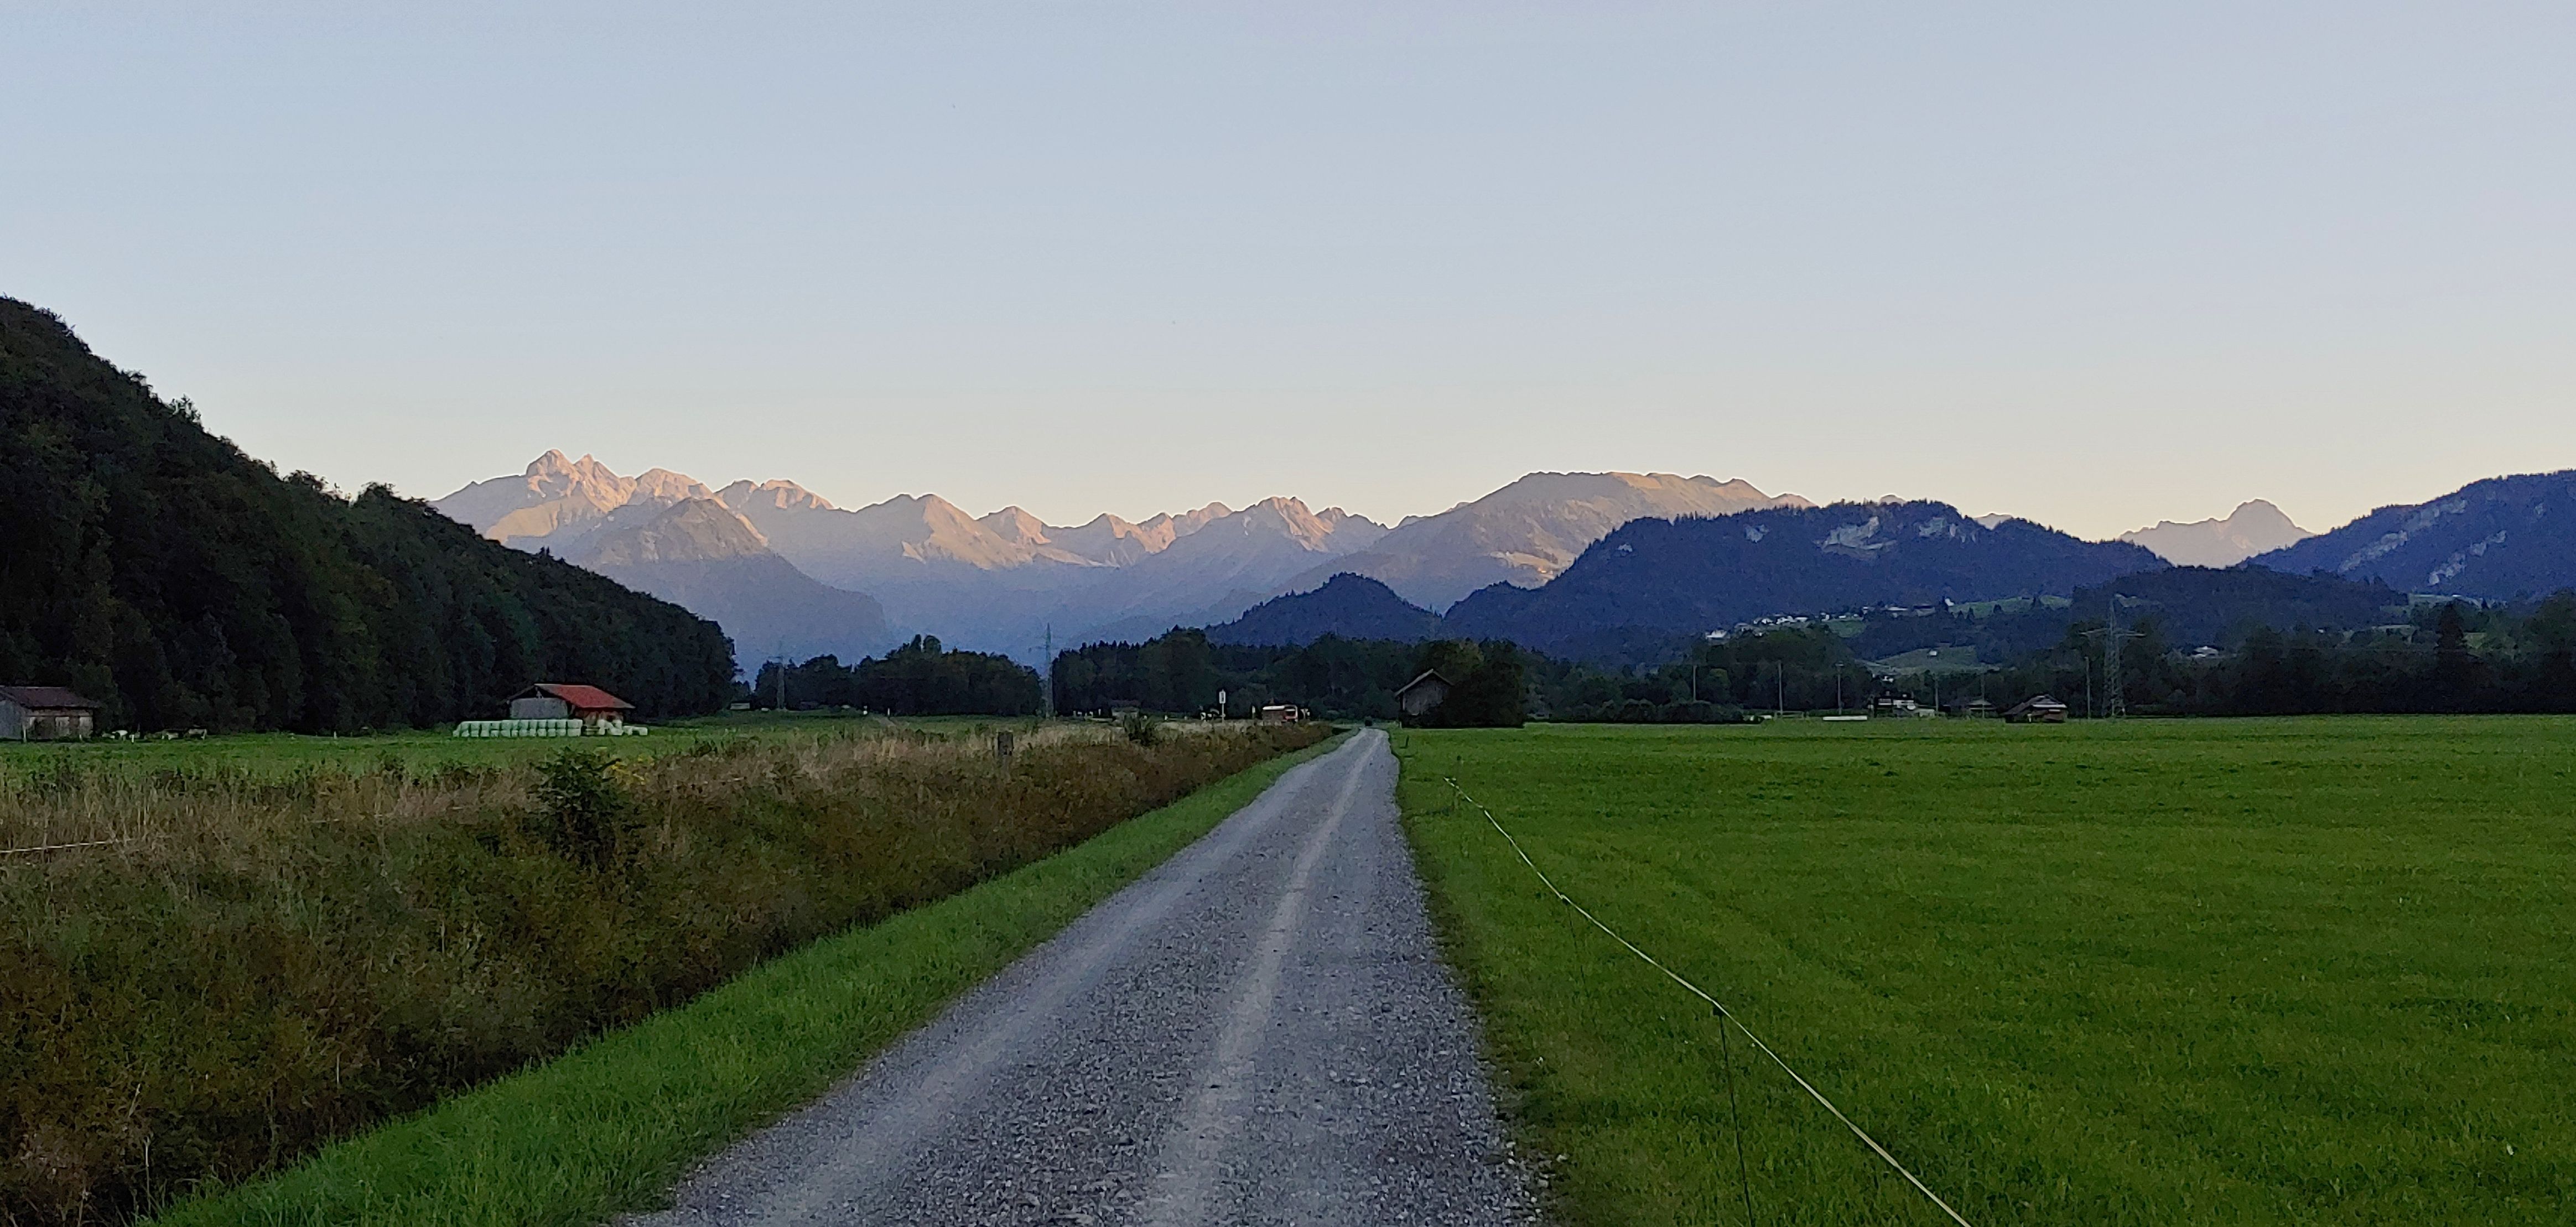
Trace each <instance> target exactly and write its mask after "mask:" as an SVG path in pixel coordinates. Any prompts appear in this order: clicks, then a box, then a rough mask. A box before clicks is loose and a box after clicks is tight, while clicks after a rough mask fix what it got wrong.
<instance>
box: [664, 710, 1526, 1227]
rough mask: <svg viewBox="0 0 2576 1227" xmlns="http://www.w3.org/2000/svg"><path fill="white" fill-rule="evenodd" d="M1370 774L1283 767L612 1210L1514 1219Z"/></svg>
mask: <svg viewBox="0 0 2576 1227" xmlns="http://www.w3.org/2000/svg"><path fill="white" fill-rule="evenodd" d="M1394 787H1395V760H1394V758H1393V756H1392V755H1390V754H1389V753H1388V750H1387V742H1386V737H1385V735H1384V734H1382V733H1377V732H1373V731H1372V732H1363V733H1361V734H1359V735H1358V736H1356V737H1354V738H1353V739H1352V740H1351V741H1350V742H1349V743H1348V744H1346V745H1344V746H1343V747H1342V748H1341V749H1339V750H1337V751H1336V752H1334V753H1332V754H1330V755H1327V756H1325V757H1323V758H1320V759H1317V760H1315V761H1314V762H1311V763H1308V764H1306V765H1304V766H1302V767H1299V768H1297V769H1296V770H1294V771H1292V772H1290V773H1289V774H1288V775H1286V776H1284V777H1282V778H1281V780H1280V781H1279V783H1278V784H1276V785H1274V786H1273V787H1272V788H1271V789H1270V790H1269V791H1268V792H1266V793H1264V794H1263V795H1262V797H1261V798H1260V800H1258V801H1256V802H1254V803H1253V804H1252V805H1250V806H1247V807H1245V808H1244V809H1243V810H1242V811H1241V812H1239V813H1237V814H1235V815H1234V816H1233V817H1232V818H1230V819H1228V820H1226V822H1225V823H1224V824H1223V825H1221V826H1219V827H1218V828H1217V829H1216V830H1215V831H1214V832H1213V833H1212V834H1210V835H1209V836H1208V837H1207V838H1205V839H1203V840H1201V841H1200V842H1198V843H1197V844H1195V845H1193V846H1192V847H1190V848H1189V849H1188V850H1187V851H1184V852H1183V853H1181V854H1180V855H1179V856H1177V857H1175V858H1173V859H1172V860H1171V861H1170V862H1168V863H1166V864H1165V865H1164V866H1162V867H1161V868H1160V869H1157V870H1156V871H1154V872H1153V873H1151V874H1149V875H1147V876H1146V877H1145V878H1143V879H1142V880H1140V881H1138V882H1137V883H1136V884H1135V885H1133V886H1131V887H1129V888H1128V889H1127V890H1125V891H1124V892H1122V893H1120V894H1119V895H1117V896H1115V897H1114V898H1112V899H1111V900H1110V901H1109V902H1107V903H1105V904H1103V905H1102V906H1100V907H1099V908H1097V909H1095V910H1094V911H1093V912H1091V913H1090V914H1089V915H1087V916H1085V917H1083V918H1082V919H1081V920H1080V921H1077V922H1076V923H1075V924H1073V925H1072V926H1071V927H1069V928H1067V929H1066V930H1065V931H1064V932H1063V933H1061V934H1059V935H1058V936H1057V937H1056V938H1055V939H1054V940H1052V941H1050V942H1048V943H1047V944H1046V945H1044V946H1042V947H1040V948H1039V949H1038V950H1036V951H1035V952H1033V953H1032V954H1030V955H1029V956H1028V957H1027V958H1025V959H1022V960H1021V961H1020V962H1019V963H1017V964H1015V965H1014V966H1013V967H1011V968H1010V970H1008V971H1006V972H1004V973H1003V974H1002V975H1001V976H999V977H998V978H996V979H995V980H994V981H992V982H991V983H989V984H988V985H986V986H985V987H984V988H982V989H980V990H978V991H977V992H975V993H974V994H972V995H970V996H969V997H967V998H966V999H965V1000H964V1001H962V1002H960V1003H959V1004H958V1006H957V1007H956V1008H954V1009H952V1010H951V1011H950V1012H949V1013H948V1014H947V1015H946V1016H944V1017H942V1018H941V1019H940V1020H939V1021H937V1022H936V1023H933V1024H932V1025H931V1026H929V1027H928V1028H926V1029H924V1030H923V1031H921V1032H919V1033H917V1034H915V1035H914V1036H912V1037H911V1038H910V1039H908V1040H906V1041H904V1042H903V1043H901V1044H899V1045H897V1046H896V1047H895V1048H894V1049H892V1050H890V1051H889V1052H887V1053H886V1054H885V1055H884V1056H883V1057H881V1058H879V1059H878V1060H877V1061H876V1062H875V1063H874V1064H873V1065H872V1066H870V1067H869V1068H868V1069H867V1070H866V1071H864V1072H863V1073H862V1074H861V1075H860V1076H859V1077H858V1078H856V1079H855V1080H853V1081H852V1082H850V1083H848V1084H846V1085H844V1086H843V1087H841V1088H840V1089H839V1090H837V1091H835V1092H834V1093H832V1094H831V1095H829V1096H827V1097H826V1098H825V1099H824V1100H822V1101H821V1102H820V1103H817V1104H815V1105H814V1106H812V1107H810V1108H808V1109H806V1110H805V1111H803V1112H800V1113H798V1114H797V1115H795V1116H793V1117H791V1118H789V1119H788V1120H786V1121H784V1122H782V1123H781V1124H779V1125H778V1126H776V1127H774V1128H772V1129H770V1130H768V1131H766V1132H764V1133H762V1134H760V1135H758V1136H756V1137H754V1138H752V1139H751V1140H750V1141H748V1142H746V1143H744V1144H743V1145H742V1146H739V1147H737V1148H735V1149H734V1150H733V1151H731V1152H729V1153H728V1154H726V1155H724V1156H723V1157H721V1158H719V1159H718V1160H716V1161H715V1162H714V1163H712V1164H710V1165H709V1166H708V1167H707V1168H705V1169H703V1170H702V1171H701V1172H699V1173H698V1174H697V1175H696V1176H695V1177H694V1178H692V1179H691V1180H690V1181H688V1182H687V1183H686V1184H684V1185H683V1186H682V1188H681V1189H680V1190H679V1192H678V1194H677V1197H676V1208H674V1209H672V1210H669V1211H667V1212H664V1213H661V1214H656V1215H652V1216H648V1217H646V1218H644V1219H641V1220H637V1221H638V1222H639V1223H642V1224H649V1225H651V1227H679V1225H683V1224H687V1225H696V1224H708V1223H721V1224H734V1223H763V1224H770V1223H807V1222H816V1223H820V1222H832V1223H842V1222H959V1223H962V1222H973V1223H1050V1222H1055V1223H1062V1222H1071V1223H1091V1222H1097V1223H1140V1224H1150V1223H1205V1222H1226V1223H1319V1224H1339V1223H1348V1224H1377V1223H1388V1222H1415V1223H1508V1222H1514V1221H1526V1220H1528V1219H1529V1218H1530V1217H1532V1213H1533V1212H1532V1210H1531V1199H1530V1196H1529V1193H1528V1191H1527V1183H1526V1181H1525V1180H1524V1179H1523V1178H1522V1175H1521V1173H1520V1172H1519V1171H1518V1170H1517V1168H1516V1167H1515V1166H1514V1165H1513V1164H1512V1162H1511V1161H1510V1156H1509V1151H1508V1145H1507V1143H1506V1142H1505V1140H1504V1133H1503V1128H1502V1125H1501V1123H1500V1121H1499V1119H1498V1117H1497V1115H1496V1112H1495V1109H1494V1105H1493V1099H1492V1096H1491V1094H1490V1092H1489V1089H1488V1086H1487V1083H1486V1080H1485V1076H1484V1073H1483V1071H1482V1069H1481V1068H1480V1066H1479V1064H1478V1058H1477V1049H1476V1043H1475V1029H1474V1024H1473V1020H1472V1018H1471V1016H1470V1014H1469V1011H1468V1007H1467V1004H1466V1002H1465V1000H1464V998H1463V997H1462V996H1461V995H1460V993H1459V992H1458V990H1457V989H1456V987H1455V986H1454V985H1453V984H1452V983H1451V981H1450V979H1449V978H1448V975H1447V973H1446V972H1445V970H1444V969H1443V967H1442V965H1441V963H1440V960H1439V957H1438V954H1437V952H1436V950H1435V947H1434V945H1433V940H1432V934H1431V927H1430V923H1429V920H1428V918H1427V916H1426V914H1425V911H1424V904H1423V896H1422V889H1421V886H1420V884H1419V883H1418V882H1417V880H1416V879H1415V877H1414V873H1413V866H1412V861H1411V857H1410V854H1409V852H1408V850H1407V848H1406V845H1405V842H1404V837H1403V835H1402V833H1401V832H1400V831H1399V829H1398V827H1397V824H1396V814H1395V806H1394V799H1393V793H1394Z"/></svg>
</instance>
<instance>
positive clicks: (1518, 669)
mask: <svg viewBox="0 0 2576 1227" xmlns="http://www.w3.org/2000/svg"><path fill="white" fill-rule="evenodd" d="M1532 659H1533V658H1531V657H1530V655H1529V654H1528V653H1526V652H1524V651H1522V650H1521V649H1519V648H1517V647H1515V646H1513V645H1511V644H1508V643H1503V642H1500V641H1496V642H1491V643H1483V644H1478V643H1472V642H1469V641H1466V640H1438V641H1434V642H1431V643H1393V642H1388V641H1385V640H1375V639H1344V638H1341V637H1340V636H1338V635H1326V636H1324V637H1323V638H1320V639H1317V640H1316V641H1314V642H1313V643H1310V644H1307V645H1305V646H1303V647H1288V646H1272V645H1251V644H1220V643H1212V642H1210V641H1209V639H1208V637H1207V634H1206V632H1204V631H1201V630H1197V629H1194V628H1188V627H1176V628H1174V629H1172V630H1170V631H1167V632H1165V633H1163V634H1161V635H1158V636H1155V637H1154V638H1153V639H1150V640H1147V641H1146V642H1144V643H1094V644H1089V645H1086V646H1084V647H1080V648H1075V649H1072V650H1070V651H1066V652H1061V653H1058V654H1057V656H1056V658H1055V661H1054V664H1053V667H1052V670H1051V673H1052V677H1053V681H1054V685H1055V691H1056V709H1057V710H1058V711H1063V712H1101V711H1108V710H1111V709H1113V708H1116V707H1121V706H1125V705H1129V704H1133V705H1135V706H1137V707H1139V708H1142V709H1143V710H1146V711H1155V712H1165V713H1171V714H1197V713H1202V712H1204V713H1209V714H1219V713H1218V704H1217V696H1218V695H1219V694H1223V695H1224V696H1225V703H1224V709H1223V712H1222V713H1221V714H1223V715H1226V716H1231V717H1236V718H1241V717H1244V716H1249V715H1251V714H1253V713H1254V712H1255V711H1257V710H1259V709H1260V708H1261V707H1263V706H1266V705H1269V704H1274V703H1277V704H1286V705H1288V706H1292V707H1302V708H1307V709H1309V710H1312V711H1314V712H1316V713H1318V714H1320V715H1324V716H1328V717H1333V718H1337V719H1358V720H1394V719H1397V718H1399V717H1400V716H1401V715H1402V713H1401V711H1400V710H1399V709H1398V707H1397V706H1396V692H1397V691H1399V690H1401V689H1403V687H1404V685H1405V683H1407V682H1410V681H1412V680H1413V679H1414V678H1416V677H1418V676H1420V675H1421V674H1423V673H1424V672H1426V671H1437V672H1439V673H1440V674H1441V675H1442V677H1443V678H1444V679H1445V680H1447V682H1448V683H1449V684H1450V686H1451V687H1452V688H1453V692H1452V694H1451V696H1450V698H1451V702H1450V703H1449V704H1447V705H1445V707H1446V710H1445V711H1443V712H1442V713H1440V714H1438V715H1435V716H1432V717H1430V718H1429V722H1448V723H1457V724H1473V725H1502V724H1518V723H1520V722H1521V720H1522V718H1523V716H1524V714H1525V712H1526V710H1527V706H1526V698H1527V694H1528V684H1529V683H1528V670H1527V668H1526V666H1527V665H1528V664H1529V663H1530V662H1531V660H1532Z"/></svg>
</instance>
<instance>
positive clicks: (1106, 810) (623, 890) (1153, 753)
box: [0, 728, 1324, 1223]
mask: <svg viewBox="0 0 2576 1227" xmlns="http://www.w3.org/2000/svg"><path fill="white" fill-rule="evenodd" d="M1323 732H1324V730H1320V729H1313V730H1304V729H1295V728H1288V729H1259V730H1253V729H1240V728H1237V729H1234V730H1229V731H1225V732H1212V733H1204V734H1201V735H1194V736H1187V737H1169V738H1163V739H1161V740H1160V741H1159V742H1158V743H1157V744H1155V745H1152V746H1145V745H1138V744H1135V743H1133V742H1131V741H1129V740H1127V739H1124V738H1119V737H1116V736H1115V735H1114V733H1113V734H1107V735H1086V734H1081V733H1073V734H1065V733H1052V734H1048V735H1042V736H1040V737H1037V738H1033V739H1024V740H1023V741H1022V742H1021V744H1020V745H1019V747H1018V749H1017V753H1016V754H1014V755H1013V756H1012V758H1011V759H1010V760H1009V761H1007V762H1006V761H1003V760H1001V759H1000V758H998V757H997V756H996V755H995V754H994V752H993V747H992V744H991V742H990V741H989V740H987V739H983V738H954V739H940V738H933V737H924V736H914V735H904V734H893V733H878V734H875V735H869V736H864V737H838V738H824V739H816V740H813V741H806V742H791V743H781V742H764V743H749V742H744V743H728V744H715V745H709V746H704V747H699V748H697V749H693V750H692V751H690V752H687V753H681V754H674V755H669V756H665V757H660V758H654V759H643V760H625V761H617V762H612V761H609V760H606V759H597V760H589V761H586V762H583V761H573V760H566V762H565V763H558V764H556V772H555V775H554V776H553V777H552V778H550V777H549V775H548V774H547V773H546V772H542V771H540V770H539V769H538V768H536V767H526V766H521V767H480V768H469V767H455V768H447V769H443V770H437V771H429V772H423V771H419V770H415V769H412V768H408V767H406V766H404V765H403V764H401V763H399V762H387V763H384V764H382V765H380V766H379V767H377V768H375V769H372V770H350V769H338V770H317V769H304V770H298V771H294V772H291V773H287V774H282V775H273V776H262V775H260V774H258V773H255V772H248V771H242V770H239V769H232V770H204V771H163V772H156V773H150V774H144V773H133V772H122V773H121V772H116V771H113V770H96V769H86V770H85V769H83V768H81V767H79V766H78V765H74V764H72V763H71V762H70V760H57V762H55V763H51V764H47V765H45V766H42V767H41V768H39V769H37V770H35V771H33V772H30V773H22V774H17V775H13V776H7V777H0V848H24V847H30V846H42V845H59V844H77V843H90V842H91V841H98V840H113V841H119V842H113V843H107V844H101V845H97V846H91V847H82V848H72V849H67V850H61V851H54V852H48V853H41V854H21V855H11V856H0V925H5V932H0V1223H70V1222H82V1221H98V1220H111V1219H116V1218H120V1217H124V1216H126V1215H128V1214H130V1213H132V1212H133V1211H134V1210H136V1209H137V1208H148V1207H149V1206H150V1205H153V1204H156V1203H158V1202H160V1201H162V1200H164V1199H166V1198H168V1197H169V1196H171V1195H172V1194H174V1193H176V1192H180V1191H184V1190H186V1189H189V1188H192V1187H195V1186H197V1185H198V1184H200V1183H202V1182H207V1181H219V1182H220V1181H230V1180H234V1179H238V1178H240V1177H243V1176H246V1175H249V1174H252V1173H255V1172H258V1171H260V1170H263V1169H265V1168H268V1167H271V1166H274V1165H276V1164H278V1163H281V1162H283V1161H286V1160H289V1159H292V1158H294V1157H296V1156H298V1155H300V1154H302V1153H303V1152H305V1151H308V1150H310V1149H311V1148H313V1147H314V1146H315V1145H317V1144H318V1143H320V1142H322V1141H324V1140H327V1139H329V1138H331V1137H334V1136H338V1135H342V1134H345V1133H348V1132H350V1131H352V1130H355V1129H358V1128H361V1127H363V1126H365V1125H367V1124H369V1123H371V1122H373V1121H377V1120H380V1119H383V1118H384V1117H386V1116H387V1115H389V1114H393V1113H399V1112H402V1111H406V1110H409V1109H411V1108H415V1107H418V1106H421V1105H423V1104H426V1103H428V1102H430V1101H431V1100H433V1099H435V1098H436V1097H438V1096H439V1095H441V1094H443V1093H445V1092H448V1091H451V1090H454V1089H457V1088H460V1087H464V1086H467V1085H470V1084H473V1083H476V1082H479V1081H482V1080H485V1079H489V1078H491V1077H493V1076H495V1075H498V1074H501V1073H504V1072H507V1071H509V1070H511V1069H513V1068H515V1067H518V1066H521V1065H524V1064H526V1063H528V1062H530V1061H534V1060H539V1059H542V1058H544V1057H547V1056H549V1055H552V1054H554V1053H557V1052H560V1051H562V1050H563V1049H564V1048H565V1047H567V1046H568V1045H571V1044H573V1043H575V1042H578V1041H579V1040H580V1039H582V1038H583V1037H585V1036H588V1035H591V1034H595V1033H597V1032H598V1031H600V1030H602V1029H604V1028H608V1027H614V1026H617V1025H620V1024H622V1023H627V1022H631V1021H633V1020H635V1019H637V1018H640V1017H642V1016H643V1015H645V1014H647V1013H650V1012H652V1011H654V1010H657V1009H660V1008H663V1007H665V1006H668V1005H671V1004H673V1003H676V1002H679V1001H682V1000H684V999H686V998H688V997H690V996H692V995H694V994H696V993H698V992H701V991H703V990H705V989H707V988H709V987H712V986H713V985H715V984H717V983H719V982H721V981H723V980H725V979H727V978H728V977H730V976H732V975H735V974H737V973H739V972H741V971H742V970H743V969H745V968H747V967H749V966H751V965H752V964H754V963H756V962H758V961H760V960H761V959H763V958H766V957H768V956H771V955H774V954H777V953H779V952H781V951H784V950H786V949H789V948H791V947H794V946H796V945H799V944H802V943H804V942H807V941H810V940H812V939H814V938H816V937H819V936H821V935H824V934H826V933H830V932H833V931H836V930H839V929H843V928H847V927H849V926H851V925H855V924H862V923H866V922H868V921H871V920H875V919H878V918H881V917H884V916H886V915H888V914H890V913H892V912H895V911H897V910H900V909H903V908H906V907H910V906H914V905H917V904H920V903H923V902H927V901H930V900H933V899H937V898H940V897H942V896H945V895H948V894H951V893H954V892H955V891H958V890H960V889H963V888H964V887H966V886H969V885H972V884H973V883H975V882H977V881H980V880H982V879H984V878H987V877H990V876H992V875H994V874H997V873H1001V872H1005V871H1007V870H1009V869H1012V868H1015V867H1017V866H1019V865H1022V864H1025V863H1027V862H1029V861H1032V860H1035V859H1037V858H1040V857H1043V856H1046V855H1048V854H1049V853H1052V852H1055V851H1057V850H1060V849H1062V848H1064V847H1067V846H1069V845H1071V844H1073V843H1076V842H1079V841H1080V840H1082V839H1084V838H1087V837H1089V836H1090V835H1093V834H1096V833H1098V832H1100V831H1102V830H1104V829H1106V828H1108V827H1109V826H1112V825H1114V824H1116V823H1117V822H1119V821H1120V820H1122V819H1125V818H1127V817H1130V816H1133V815H1135V814H1139V813H1143V812H1145V811H1147V810H1150V809H1153V808H1156V807H1158V806H1161V805H1164V804H1167V803H1169V802H1171V801H1174V800H1176V799H1178V798H1179V797H1181V796H1183V795H1185V794H1186V793H1188V792H1190V791H1192V790H1194V789H1196V788H1198V787H1200V786H1202V785H1204V784H1207V783H1210V782H1212V781H1214V780H1217V779H1220V778H1223V777H1225V776H1227V775H1230V774H1233V773H1234V772H1236V771H1239V770H1242V769H1244V768H1246V767H1249V766H1251V765H1252V764H1254V763H1256V762H1259V761H1261V760H1262V759H1264V758H1267V757H1269V756H1271V755H1274V754H1277V753H1280V752H1282V751H1285V750H1287V749H1291V748H1295V747H1297V746H1301V745H1305V744H1310V743H1311V742H1313V741H1314V740H1317V739H1318V738H1320V737H1321V736H1322V735H1323ZM575 753H576V754H578V751H575ZM567 780H568V781H570V783H569V785H567V784H566V783H565V781H567Z"/></svg>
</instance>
